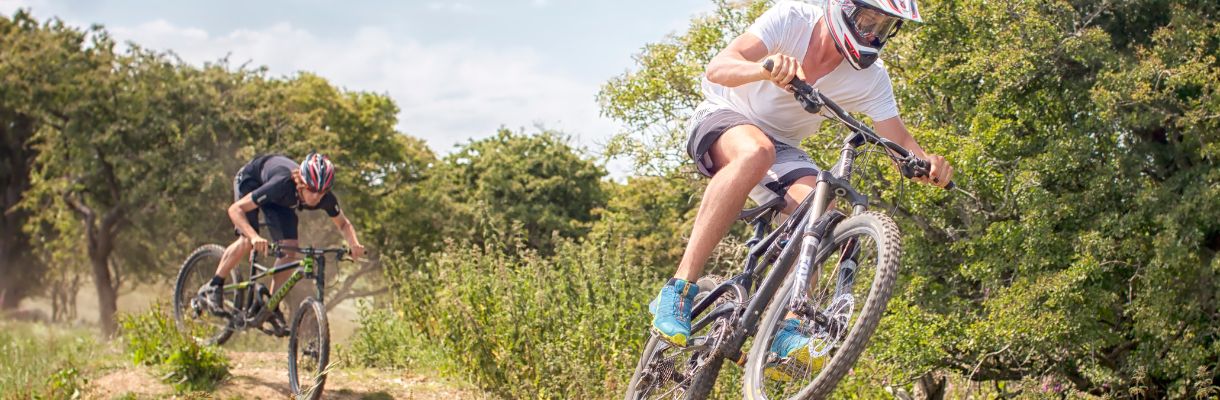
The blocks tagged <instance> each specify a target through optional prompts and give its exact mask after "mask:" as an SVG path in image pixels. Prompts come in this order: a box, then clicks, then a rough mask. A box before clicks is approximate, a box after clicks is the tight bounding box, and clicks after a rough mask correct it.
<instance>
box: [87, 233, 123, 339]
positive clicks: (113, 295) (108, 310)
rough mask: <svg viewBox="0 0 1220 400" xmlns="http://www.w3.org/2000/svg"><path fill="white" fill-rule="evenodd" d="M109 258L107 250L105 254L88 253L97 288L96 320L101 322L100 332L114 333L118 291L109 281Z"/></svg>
mask: <svg viewBox="0 0 1220 400" xmlns="http://www.w3.org/2000/svg"><path fill="white" fill-rule="evenodd" d="M90 253H92V252H90ZM109 258H110V254H109V252H106V254H105V255H97V254H90V255H89V264H91V266H92V267H93V286H94V287H96V288H97V311H98V316H97V318H98V319H97V320H98V322H99V323H101V324H102V332H103V333H105V334H106V335H112V334H114V332H115V330H116V329H115V328H116V325H115V321H114V314H115V312H116V311H118V291H117V290H115V287H114V284H112V283H111V279H110V265H109V262H107V261H108V260H109Z"/></svg>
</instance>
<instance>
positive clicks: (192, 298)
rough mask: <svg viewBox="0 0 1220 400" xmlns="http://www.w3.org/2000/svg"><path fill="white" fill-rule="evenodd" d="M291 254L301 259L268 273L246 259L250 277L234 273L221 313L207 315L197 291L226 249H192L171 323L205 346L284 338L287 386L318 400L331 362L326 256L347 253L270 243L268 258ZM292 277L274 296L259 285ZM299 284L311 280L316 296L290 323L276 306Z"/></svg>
mask: <svg viewBox="0 0 1220 400" xmlns="http://www.w3.org/2000/svg"><path fill="white" fill-rule="evenodd" d="M284 252H294V253H298V254H301V255H302V256H304V259H302V260H301V261H294V262H291V263H288V264H284V265H281V266H278V267H275V268H267V267H264V266H262V265H259V264H258V263H256V262H254V260H255V259H256V258H257V256H256V255H255V254H254V253H253V252H251V254H250V259H249V263H250V274H249V275H248V278H246V277H245V276H243V275H242V273H241V272H240V270H241V268H234V269H233V272H231V273H230V276H229V282H233V283H230V284H227V285H225V286H224V294H223V297H224V306H223V308H224V309H223V310H209V309H208V307H207V306H206V305H204V304H202V303H201V302H200V300H199V299H198V298H197V296H196V291H197V290H198V289H199V287H201V286H203V284H205V283H207V282H209V281H210V280H211V279H212V275H213V274H214V273H215V271H216V265H217V264H219V262H220V258H221V256H222V255H223V254H224V248H223V247H221V246H219V245H215V244H209V245H204V246H201V247H199V248H198V249H195V251H194V252H192V253H191V255H190V256H188V257H187V258H186V262H183V263H182V267H181V269H180V270H179V271H178V280H177V284H175V285H174V320H175V321H176V322H177V323H178V327H179V329H181V330H183V331H184V332H190V333H191V335H192V336H194V337H195V339H196V340H198V341H200V342H203V343H207V344H217V345H219V344H223V343H224V342H225V341H227V340H229V338H230V337H232V335H233V333H234V332H237V331H242V330H246V329H250V328H254V329H258V330H259V331H262V332H263V333H266V334H268V335H272V336H276V337H284V336H288V386H289V389H291V390H292V394H293V396H294V398H298V399H311V400H313V399H318V398H321V397H322V388H323V386H324V385H325V384H326V373H327V366H328V365H329V360H330V324H329V322H328V321H327V319H326V307H325V306H324V305H323V303H322V299H323V297H322V295H323V294H324V292H325V288H326V255H327V254H332V255H334V256H335V258H336V259H337V260H340V261H343V260H351V258H350V257H346V256H347V255H348V254H350V251H349V250H348V249H346V248H313V247H305V248H301V247H292V246H281V245H278V244H273V245H272V246H271V249H270V251H269V253H271V254H277V255H282V254H284ZM282 271H292V275H291V276H289V277H288V279H287V280H286V281H284V283H283V284H282V285H280V287H279V288H277V289H276V290H275V293H271V291H270V290H268V289H267V286H266V285H264V284H262V283H260V282H258V281H259V280H261V279H263V278H267V279H270V277H271V276H273V275H275V274H277V273H279V272H282ZM302 279H312V280H313V281H314V284H315V288H316V291H315V293H314V294H313V295H311V296H309V297H307V298H306V299H305V300H304V301H302V302H301V305H300V307H297V309H296V312H294V313H293V314H292V318H290V319H289V320H288V321H285V320H284V315H283V314H282V313H281V312H280V311H279V305H280V302H281V301H283V300H284V297H285V296H287V295H288V293H289V291H291V290H292V288H293V287H294V286H296V284H297V283H298V282H300V281H301V280H302Z"/></svg>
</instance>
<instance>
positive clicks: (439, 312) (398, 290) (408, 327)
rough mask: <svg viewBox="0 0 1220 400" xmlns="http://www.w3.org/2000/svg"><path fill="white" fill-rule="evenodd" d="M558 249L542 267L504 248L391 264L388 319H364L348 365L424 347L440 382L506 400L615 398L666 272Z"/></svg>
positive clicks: (598, 252) (451, 247) (406, 356)
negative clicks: (458, 380) (460, 383)
mask: <svg viewBox="0 0 1220 400" xmlns="http://www.w3.org/2000/svg"><path fill="white" fill-rule="evenodd" d="M558 243H559V245H558V246H557V247H556V249H555V252H554V254H553V255H552V256H549V257H544V256H541V255H539V254H538V253H537V252H535V251H534V250H531V249H528V248H526V246H525V245H524V240H522V239H508V240H492V241H489V242H487V243H486V244H484V245H483V246H476V245H470V244H468V243H454V242H450V243H447V244H446V245H445V247H444V250H443V251H441V252H439V253H437V254H435V255H433V256H430V257H426V258H425V257H415V258H411V257H396V258H393V259H391V260H390V261H389V262H388V264H387V269H386V274H387V278H388V279H389V280H390V282H391V286H392V287H394V291H393V295H394V296H393V300H392V307H391V309H392V311H384V310H381V311H373V310H366V311H365V312H364V313H363V314H362V316H363V318H362V324H363V327H362V329H361V331H360V332H359V333H357V335H356V339H355V340H354V342H353V344H352V347H351V353H352V356H353V357H354V358H355V359H356V360H358V362H361V363H364V364H366V365H370V366H406V365H409V364H410V363H411V362H414V361H413V360H418V358H419V356H420V354H421V353H420V352H417V351H412V350H397V351H396V350H389V351H388V352H387V351H385V350H387V349H395V348H398V349H402V347H404V346H410V347H415V346H426V347H430V348H432V349H436V350H435V351H434V354H436V355H437V356H439V357H440V358H442V359H443V360H440V361H441V362H439V363H436V364H438V365H436V366H435V367H436V368H438V369H439V370H441V371H442V372H443V373H445V374H448V375H457V376H460V377H462V378H464V379H468V380H470V381H471V382H473V383H475V384H477V385H479V386H481V387H483V388H484V389H486V390H488V391H490V392H492V393H495V394H496V395H499V396H503V397H508V398H604V397H607V396H608V394H609V393H619V392H621V391H622V390H624V389H625V386H626V383H627V380H628V379H630V373H631V371H632V369H633V367H634V365H635V360H636V357H638V352H639V351H640V348H641V345H642V343H641V341H642V340H643V339H644V337H645V332H646V329H647V328H646V327H647V326H648V319H647V318H648V312H647V310H646V307H647V303H648V301H649V300H650V299H651V298H652V296H653V295H654V294H655V293H654V292H655V290H656V289H657V287H658V285H659V284H660V282H661V278H660V276H661V274H662V273H665V274H667V273H669V271H655V270H650V269H648V268H645V267H641V266H639V265H632V264H628V263H625V262H623V261H622V260H623V259H624V258H625V257H624V255H623V254H621V253H620V252H615V251H611V250H608V249H606V248H604V247H603V246H601V245H600V244H599V243H591V242H583V243H575V242H572V241H570V240H566V239H565V240H560V241H559V242H558ZM413 260H417V261H413ZM421 339H422V340H421Z"/></svg>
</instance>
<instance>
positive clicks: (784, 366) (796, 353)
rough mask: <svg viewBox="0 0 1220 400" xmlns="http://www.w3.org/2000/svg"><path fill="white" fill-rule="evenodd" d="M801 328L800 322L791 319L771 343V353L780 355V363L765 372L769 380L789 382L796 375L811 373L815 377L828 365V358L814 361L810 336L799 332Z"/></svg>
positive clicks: (770, 366)
mask: <svg viewBox="0 0 1220 400" xmlns="http://www.w3.org/2000/svg"><path fill="white" fill-rule="evenodd" d="M800 326H801V321H800V320H797V319H796V318H791V319H788V320H785V321H784V328H783V329H781V330H780V331H779V333H776V334H775V340H772V341H771V352H772V353H775V354H777V355H779V357H780V361H779V362H776V363H774V364H772V365H768V366H767V368H766V369H764V370H763V373H764V374H766V376H767V378H770V379H772V380H777V381H789V380H792V377H793V376H794V375H804V373H806V372H808V373H810V375H809V376H813V375H816V374H817V371H818V370H820V369H822V366H823V364H825V363H826V357H818V358H817V359H816V360H814V359H813V357H811V356H810V354H809V342H810V340H809V337H808V336H805V335H802V334H801V332H800V331H799V330H797V328H799V327H800Z"/></svg>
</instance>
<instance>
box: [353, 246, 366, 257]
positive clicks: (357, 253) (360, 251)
mask: <svg viewBox="0 0 1220 400" xmlns="http://www.w3.org/2000/svg"><path fill="white" fill-rule="evenodd" d="M360 257H364V245H362V244H360V243H356V244H354V245H352V258H353V259H356V260H359V259H360Z"/></svg>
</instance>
